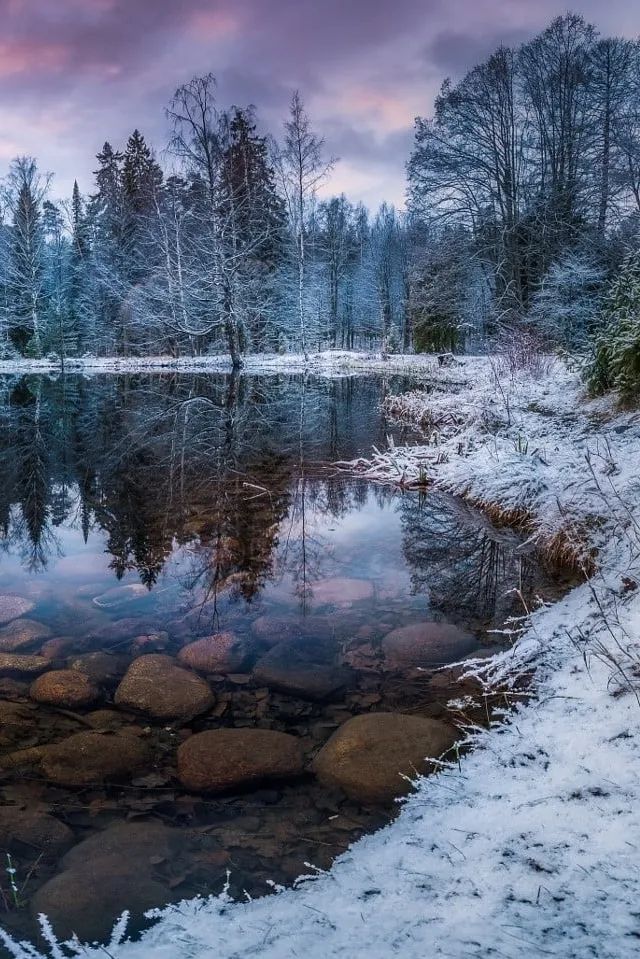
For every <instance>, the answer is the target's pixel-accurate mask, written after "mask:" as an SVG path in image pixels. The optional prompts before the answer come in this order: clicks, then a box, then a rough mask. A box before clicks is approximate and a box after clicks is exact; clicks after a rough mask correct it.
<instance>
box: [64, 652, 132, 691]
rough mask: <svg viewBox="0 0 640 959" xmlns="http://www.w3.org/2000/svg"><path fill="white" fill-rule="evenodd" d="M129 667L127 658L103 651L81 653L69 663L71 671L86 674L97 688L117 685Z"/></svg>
mask: <svg viewBox="0 0 640 959" xmlns="http://www.w3.org/2000/svg"><path fill="white" fill-rule="evenodd" d="M128 665H129V658H128V657H127V656H116V655H114V654H113V653H105V652H102V650H96V651H95V652H93V653H81V654H80V655H79V656H74V657H72V658H71V659H70V660H69V662H68V663H67V666H68V668H69V669H70V670H74V671H75V672H79V673H81V674H84V675H85V676H87V677H88V679H89V680H90V681H91V682H92V683H94V684H95V685H96V686H113V685H115V684H116V683H117V682H118V681H119V680H120V679H122V677H123V676H124V674H125V673H126V671H127V666H128Z"/></svg>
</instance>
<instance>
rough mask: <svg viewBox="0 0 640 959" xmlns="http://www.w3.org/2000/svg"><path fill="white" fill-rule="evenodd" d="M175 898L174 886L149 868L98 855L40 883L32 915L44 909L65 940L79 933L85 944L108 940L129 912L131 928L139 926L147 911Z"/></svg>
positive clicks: (57, 933)
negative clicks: (171, 886)
mask: <svg viewBox="0 0 640 959" xmlns="http://www.w3.org/2000/svg"><path fill="white" fill-rule="evenodd" d="M172 898H175V896H174V895H173V894H172V892H171V890H170V889H169V888H168V887H167V886H165V885H164V884H163V883H161V882H159V881H158V880H157V879H156V878H154V876H153V875H152V873H151V872H150V871H148V870H146V869H144V868H140V867H138V866H137V865H136V864H135V863H134V862H130V861H123V860H121V859H119V858H117V857H114V856H113V855H100V854H99V855H97V856H95V857H94V858H93V859H91V860H88V861H85V862H83V863H81V864H78V865H76V866H74V867H73V868H70V869H65V870H64V872H61V873H59V874H58V875H57V876H54V877H53V879H50V880H49V881H48V882H46V883H45V884H44V885H43V886H41V887H40V889H38V890H37V892H36V893H35V895H34V896H33V898H32V900H31V914H32V915H33V917H34V918H37V917H38V916H39V915H40V914H42V913H44V915H46V916H47V917H48V918H49V920H50V922H51V925H52V927H53V931H54V933H55V934H56V936H57V937H58V938H59V939H60V940H65V939H70V938H71V937H72V936H73V935H74V934H75V935H77V936H78V938H79V939H80V940H81V941H83V942H95V941H99V942H104V941H105V940H108V939H109V936H110V934H111V931H112V928H113V924H114V922H115V921H116V920H117V919H119V917H120V916H121V915H122V913H123V912H124V911H125V910H128V911H129V912H130V914H131V917H132V922H130V924H129V931H132V930H136V929H139V928H140V926H141V924H143V923H142V917H143V915H144V913H145V912H147V910H149V909H153V908H154V907H159V906H163V905H166V904H167V903H168V902H170V901H171V899H172Z"/></svg>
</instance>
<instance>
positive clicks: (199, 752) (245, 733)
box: [178, 729, 304, 793]
mask: <svg viewBox="0 0 640 959" xmlns="http://www.w3.org/2000/svg"><path fill="white" fill-rule="evenodd" d="M303 768H304V761H303V754H302V747H301V745H300V742H299V740H297V739H296V738H295V737H294V736H289V735H287V734H286V733H279V732H274V731H272V730H268V729H213V730H207V731H205V732H203V733H196V735H195V736H191V737H190V738H189V739H187V740H186V741H185V742H184V743H182V745H181V746H180V747H179V748H178V776H179V778H180V781H181V782H182V784H183V785H184V786H185V787H186V788H187V789H189V790H191V791H192V792H205V793H223V792H227V791H229V790H233V789H239V788H244V787H246V786H250V785H253V784H255V783H260V782H263V781H265V780H274V779H275V780H278V779H292V778H295V777H296V776H299V775H301V773H302V772H303Z"/></svg>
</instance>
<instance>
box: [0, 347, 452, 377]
mask: <svg viewBox="0 0 640 959" xmlns="http://www.w3.org/2000/svg"><path fill="white" fill-rule="evenodd" d="M432 363H433V358H432V357H428V356H426V355H424V354H418V355H415V354H406V355H405V354H393V355H390V356H389V357H387V358H386V359H383V358H382V357H381V355H380V354H379V353H377V354H376V353H358V352H354V351H349V350H324V351H323V352H321V353H310V354H309V356H308V357H307V358H306V359H305V357H304V355H303V354H302V353H287V354H283V355H281V354H279V353H248V354H247V355H246V356H245V357H244V358H243V367H242V369H243V372H245V373H280V372H285V373H297V372H303V371H305V370H306V371H308V372H312V373H319V374H334V373H335V374H344V373H348V372H352V371H370V372H390V373H393V372H400V373H401V372H405V371H412V370H422V369H426V368H430V367H431V365H432ZM65 366H66V370H67V372H69V373H71V372H78V373H85V374H87V375H90V374H94V373H128V372H132V373H138V372H154V371H156V372H163V371H172V370H176V371H184V372H192V371H199V372H212V373H226V372H229V371H230V370H231V358H230V357H229V356H227V355H226V354H224V353H221V354H215V355H209V356H196V357H192V356H181V357H173V356H131V357H118V356H109V357H106V356H91V355H85V356H82V357H73V358H70V359H68V360H67V361H66V364H65ZM59 371H60V363H59V362H58V360H57V359H55V358H53V359H46V358H44V359H40V360H31V359H25V358H23V359H15V360H0V375H1V374H2V373H52V372H53V373H57V372H59Z"/></svg>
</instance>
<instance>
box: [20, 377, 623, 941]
mask: <svg viewBox="0 0 640 959" xmlns="http://www.w3.org/2000/svg"><path fill="white" fill-rule="evenodd" d="M465 365H466V370H465V375H464V376H462V377H461V376H460V375H459V371H456V374H455V375H456V377H457V379H456V380H455V384H453V385H452V383H453V381H452V378H451V374H450V373H449V372H445V371H443V372H442V377H441V381H440V382H439V384H438V386H437V387H436V390H435V392H434V391H433V385H432V384H431V385H430V392H429V393H424V394H420V395H419V394H417V393H416V394H411V395H410V396H408V398H406V399H405V400H404V401H403V402H404V404H405V407H406V408H407V409H408V408H409V406H412V407H413V408H415V409H419V408H421V409H422V413H423V414H424V411H425V410H429V409H430V412H429V414H428V418H430V419H431V420H434V419H435V420H440V421H441V422H442V423H444V421H445V420H446V417H445V416H444V414H445V412H446V411H447V410H448V411H449V413H451V411H452V410H453V411H454V413H455V417H454V418H455V420H456V424H455V428H452V429H451V430H448V429H447V428H445V427H444V426H442V428H439V429H438V431H437V435H436V433H434V432H432V433H431V435H430V436H429V437H428V441H427V442H426V443H425V445H424V446H422V447H411V448H405V449H403V450H393V449H391V450H385V451H376V452H375V453H374V455H373V456H372V458H371V459H369V460H366V461H365V460H361V461H358V463H356V464H351V468H353V469H355V470H356V471H357V472H359V473H360V474H361V475H367V476H368V477H369V478H371V479H377V480H378V481H381V482H392V481H395V482H397V483H398V485H402V484H407V483H408V482H410V481H412V477H413V479H414V480H415V479H416V478H422V479H423V480H424V479H426V478H427V474H428V481H429V483H432V484H433V485H436V486H439V487H441V488H443V489H447V490H449V491H450V492H453V493H456V494H457V495H462V496H465V497H466V498H467V499H469V500H475V501H476V502H483V503H485V504H486V505H487V506H488V507H491V505H492V504H493V507H494V508H495V509H496V510H501V511H503V514H504V516H505V518H507V517H508V516H509V514H510V513H511V512H512V511H513V510H517V509H523V508H525V506H526V510H527V514H528V516H529V522H533V524H534V525H533V527H532V533H531V535H532V537H540V536H544V535H550V534H552V533H553V532H554V531H555V532H556V533H557V532H558V530H559V529H563V530H564V535H565V536H570V532H569V531H570V530H572V529H578V528H579V529H580V537H581V539H580V549H581V550H582V549H583V548H587V549H588V550H589V551H594V554H597V568H595V570H594V571H593V573H592V575H591V577H590V578H589V579H587V580H586V581H585V583H584V585H582V586H579V587H577V588H576V589H574V590H572V591H571V592H570V593H569V594H568V595H567V596H566V597H565V598H564V599H562V600H561V601H560V602H559V603H557V604H555V605H554V606H553V607H541V608H540V609H538V610H536V611H531V613H530V615H526V616H525V617H524V618H523V621H522V622H521V623H520V624H517V628H516V631H517V632H518V633H519V634H520V638H519V639H518V642H517V643H516V644H515V645H514V648H513V649H512V650H510V651H509V652H508V653H503V654H500V655H499V656H497V657H495V659H494V660H493V661H492V662H491V664H490V666H489V667H488V668H485V669H484V670H483V674H482V675H483V676H484V678H485V679H486V680H487V681H492V680H496V681H497V680H499V681H501V682H505V681H506V682H513V681H514V678H515V677H517V676H518V675H519V674H521V673H522V672H523V671H525V670H528V669H531V667H532V666H534V667H535V669H536V691H537V696H536V697H535V698H532V699H531V700H530V701H529V702H528V703H527V704H521V705H518V706H516V708H515V710H514V711H513V712H510V711H506V712H505V716H504V721H503V722H502V723H501V724H500V725H497V726H495V727H494V728H493V729H491V730H489V731H482V730H477V729H469V730H468V734H469V738H470V739H471V741H472V743H473V745H474V747H475V748H474V749H473V750H471V751H470V752H469V753H468V754H467V755H465V757H464V758H462V760H461V763H460V764H459V766H458V765H454V766H451V767H448V768H446V769H443V771H442V773H441V774H440V775H438V776H434V777H431V778H429V779H424V780H421V781H419V782H418V784H417V790H416V792H415V794H414V795H413V796H412V797H411V798H410V799H409V800H408V801H407V802H406V803H405V805H404V808H403V810H402V813H401V815H400V817H399V818H398V819H397V820H396V821H395V822H394V823H393V824H391V825H390V826H388V827H387V828H385V829H384V830H381V831H380V832H378V833H376V834H374V835H372V836H368V837H365V838H364V839H363V840H361V841H360V842H359V843H357V844H355V845H354V846H353V847H352V848H351V849H350V850H349V851H348V852H347V853H346V854H345V855H343V856H342V857H340V859H339V860H337V861H336V863H335V865H334V867H333V868H332V869H331V870H330V871H329V872H328V873H326V874H319V873H317V872H315V871H314V870H313V869H312V868H311V867H310V872H311V878H309V877H307V879H306V880H305V881H301V882H300V884H299V886H300V888H298V889H297V890H295V891H292V890H289V891H281V892H279V894H278V895H277V896H276V897H275V898H273V897H270V898H267V899H261V900H256V901H254V902H250V903H234V904H231V903H230V902H229V900H228V898H227V897H226V894H225V893H223V894H222V895H221V896H218V897H213V898H210V899H202V900H195V901H191V902H189V903H183V904H181V905H180V906H176V907H171V908H170V909H167V910H163V911H162V912H159V913H158V914H157V918H158V920H159V921H158V922H157V923H156V924H155V925H154V926H153V927H152V928H151V929H150V930H149V932H147V933H146V934H145V936H144V937H143V939H142V940H141V941H140V942H138V943H127V942H126V941H125V935H124V934H123V933H122V928H121V929H120V931H119V932H118V933H116V935H115V936H114V939H113V941H112V942H111V943H110V944H107V950H108V952H109V954H110V955H112V956H114V957H115V959H120V957H122V959H150V957H153V959H169V957H171V959H174V957H181V959H182V957H184V959H187V957H188V959H204V957H205V956H208V955H210V949H211V946H212V944H214V943H215V945H216V951H217V954H218V955H220V956H221V957H223V959H224V957H228V959H230V957H232V956H233V957H234V959H239V957H249V956H255V955H260V956H261V957H264V959H284V957H285V956H286V957H288V956H295V955H306V956H308V957H311V959H316V957H318V959H320V957H321V956H335V957H338V956H340V957H344V956H347V955H348V956H354V957H359V956H363V957H364V956H365V955H366V956H368V957H373V959H386V957H388V956H392V955H402V956H403V959H404V957H407V959H413V957H415V959H418V957H423V956H424V952H425V950H427V951H428V952H429V954H431V955H434V956H443V957H445V956H446V957H460V959H462V957H463V956H464V957H473V956H477V957H480V956H483V957H484V956H489V955H496V956H497V955H501V956H508V957H514V959H515V957H516V956H520V955H523V954H525V953H528V954H530V951H531V948H532V947H534V948H535V949H538V950H539V952H540V954H548V955H554V956H559V957H566V959H569V957H576V959H577V957H581V959H582V957H586V956H598V957H603V959H626V957H627V956H629V957H631V956H632V955H635V954H636V950H637V941H638V940H637V937H638V935H639V934H640V928H639V926H638V918H637V901H638V895H639V893H640V878H639V875H638V868H637V864H636V859H637V849H636V846H635V839H636V838H637V837H638V836H640V775H639V774H638V772H637V770H638V769H640V705H639V701H638V694H637V690H636V689H635V678H634V672H633V668H634V664H635V663H636V661H637V660H638V653H637V650H638V635H639V633H640V601H639V599H638V592H637V584H636V581H635V579H634V577H636V576H637V575H638V572H640V570H639V568H638V565H639V564H638V549H637V543H638V537H637V536H636V531H635V524H634V512H635V511H636V509H640V503H639V502H638V499H639V498H640V496H639V494H638V491H637V490H635V491H634V487H635V485H636V484H635V482H634V479H635V474H634V461H635V463H636V464H637V462H640V428H639V426H638V416H637V413H634V412H633V411H631V412H626V413H617V412H616V411H615V409H614V407H613V404H612V402H611V401H604V402H600V403H598V404H594V403H589V402H587V401H586V399H585V397H584V396H583V395H582V390H581V387H580V384H579V380H578V379H577V377H576V376H575V375H574V374H572V373H570V371H568V370H566V368H564V367H561V366H560V365H556V366H555V367H554V368H553V370H551V371H549V373H548V374H547V375H545V376H544V377H539V378H535V377H532V376H529V375H509V376H506V377H505V379H504V381H503V382H502V383H501V384H499V385H497V384H496V382H495V370H493V369H492V368H491V364H490V363H489V361H484V360H472V361H468V362H466V364H465ZM431 373H432V374H433V369H432V370H431ZM489 423H490V424H491V429H489V428H487V427H488V424H489ZM423 424H424V416H423ZM389 464H391V466H390V465H389ZM344 468H346V467H344ZM412 471H413V472H412ZM636 472H637V469H636ZM390 473H395V474H397V475H395V477H394V479H391V478H390ZM576 524H580V525H579V527H578V526H577V525H576ZM9 948H10V950H12V954H13V955H14V956H16V957H17V959H27V957H29V959H31V957H33V956H36V955H38V953H37V952H35V951H33V950H32V949H31V948H30V947H26V946H21V945H17V944H12V945H11V944H9ZM55 948H56V949H58V948H59V947H57V946H56V947H55ZM75 954H77V955H82V956H85V957H91V959H93V957H96V959H97V957H98V956H99V955H104V950H103V949H102V948H97V949H92V948H86V949H85V948H84V947H78V948H77V949H76V950H75ZM52 955H56V959H58V956H62V955H64V953H63V952H62V951H59V953H55V952H53V951H52Z"/></svg>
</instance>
